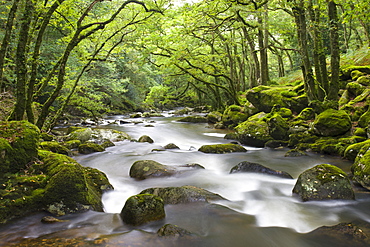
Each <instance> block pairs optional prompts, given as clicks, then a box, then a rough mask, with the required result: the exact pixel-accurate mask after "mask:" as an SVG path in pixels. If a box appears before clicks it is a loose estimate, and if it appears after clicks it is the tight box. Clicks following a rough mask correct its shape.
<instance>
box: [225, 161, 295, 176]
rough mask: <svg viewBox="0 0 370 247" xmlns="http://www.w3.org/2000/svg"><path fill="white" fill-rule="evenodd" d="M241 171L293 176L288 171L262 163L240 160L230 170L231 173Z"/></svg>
mask: <svg viewBox="0 0 370 247" xmlns="http://www.w3.org/2000/svg"><path fill="white" fill-rule="evenodd" d="M240 172H252V173H261V174H267V175H272V176H277V177H282V178H292V176H291V175H290V174H289V173H287V172H284V171H278V170H274V169H271V168H268V167H266V166H263V165H261V164H258V163H253V162H249V161H243V162H240V163H239V164H237V165H236V166H234V167H233V168H231V170H230V173H240Z"/></svg>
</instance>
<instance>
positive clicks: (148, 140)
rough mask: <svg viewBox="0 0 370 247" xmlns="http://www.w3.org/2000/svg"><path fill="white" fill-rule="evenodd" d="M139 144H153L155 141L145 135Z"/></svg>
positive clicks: (141, 137)
mask: <svg viewBox="0 0 370 247" xmlns="http://www.w3.org/2000/svg"><path fill="white" fill-rule="evenodd" d="M138 142H148V143H153V142H154V141H153V139H152V138H150V136H147V135H143V136H140V138H139V140H138Z"/></svg>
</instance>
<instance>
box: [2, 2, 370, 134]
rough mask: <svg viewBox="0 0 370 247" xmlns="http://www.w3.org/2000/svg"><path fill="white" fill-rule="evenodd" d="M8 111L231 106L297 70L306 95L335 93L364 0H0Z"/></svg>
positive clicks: (363, 38)
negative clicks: (11, 101)
mask: <svg viewBox="0 0 370 247" xmlns="http://www.w3.org/2000/svg"><path fill="white" fill-rule="evenodd" d="M0 2H1V5H0V18H1V19H2V22H1V24H0V25H1V31H0V41H1V47H0V88H1V90H3V91H12V92H14V94H15V95H16V104H15V107H14V110H13V112H12V114H11V115H10V116H9V119H12V120H21V119H27V120H28V121H30V122H31V123H35V124H36V125H37V126H38V127H39V128H45V129H48V128H50V127H52V126H53V125H54V124H55V123H56V120H58V119H59V118H60V117H61V116H63V114H66V113H68V112H69V113H74V114H84V115H89V116H92V117H98V116H99V114H101V113H107V112H117V113H119V112H123V111H134V110H138V109H141V108H144V107H146V108H149V107H156V108H162V107H176V106H180V105H185V104H189V103H192V104H207V105H211V106H212V107H213V108H214V109H223V108H224V107H225V106H226V105H230V104H236V105H238V104H239V105H240V104H243V102H242V100H241V97H240V95H241V94H243V92H244V91H245V90H247V89H249V88H252V87H255V86H257V85H272V84H276V81H277V78H279V77H283V76H285V75H287V74H288V73H290V72H292V71H296V70H301V71H302V75H303V78H304V87H305V92H306V94H307V96H308V98H309V100H310V101H332V100H334V101H335V100H336V99H337V98H338V90H339V73H340V69H339V66H340V56H341V54H345V53H350V52H352V51H355V50H357V49H359V48H361V47H367V48H368V47H369V46H370V35H369V32H370V11H369V10H370V9H369V8H370V7H369V5H368V4H367V3H366V2H365V1H360V0H356V1H351V2H348V1H344V0H326V1H323V0H255V1H251V0H232V1H226V0H212V1H211V0H199V1H180V0H177V1H171V0H147V1H146V0H145V1H144V0H142V1H138V0H126V1H118V0H45V1H37V0H12V1H11V0H0Z"/></svg>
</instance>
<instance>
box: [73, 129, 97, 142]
mask: <svg viewBox="0 0 370 247" xmlns="http://www.w3.org/2000/svg"><path fill="white" fill-rule="evenodd" d="M92 133H93V132H92V129H91V128H77V129H75V130H73V131H72V132H71V133H70V134H69V136H68V140H79V141H81V143H85V142H87V141H89V140H91V138H92Z"/></svg>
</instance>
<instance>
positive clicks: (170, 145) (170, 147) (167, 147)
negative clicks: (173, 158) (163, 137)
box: [164, 143, 180, 149]
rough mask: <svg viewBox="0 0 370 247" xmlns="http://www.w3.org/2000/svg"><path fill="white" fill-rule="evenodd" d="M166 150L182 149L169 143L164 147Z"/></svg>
mask: <svg viewBox="0 0 370 247" xmlns="http://www.w3.org/2000/svg"><path fill="white" fill-rule="evenodd" d="M164 148H165V149H180V148H179V147H178V146H177V145H176V144H174V143H169V144H167V145H166V146H164Z"/></svg>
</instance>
